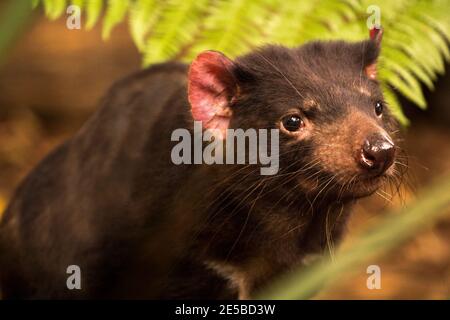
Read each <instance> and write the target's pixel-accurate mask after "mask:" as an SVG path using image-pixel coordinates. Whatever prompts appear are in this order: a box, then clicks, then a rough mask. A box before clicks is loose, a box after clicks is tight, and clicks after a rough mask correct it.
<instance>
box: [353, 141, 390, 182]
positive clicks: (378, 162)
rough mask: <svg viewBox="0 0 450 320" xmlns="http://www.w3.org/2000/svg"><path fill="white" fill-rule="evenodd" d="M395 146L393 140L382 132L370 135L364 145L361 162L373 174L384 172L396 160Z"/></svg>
mask: <svg viewBox="0 0 450 320" xmlns="http://www.w3.org/2000/svg"><path fill="white" fill-rule="evenodd" d="M394 157H395V146H394V143H393V142H392V140H391V139H390V138H389V137H387V136H383V135H380V134H374V135H371V136H370V137H368V138H367V139H366V140H365V141H364V143H363V146H362V150H361V156H360V163H361V165H362V167H363V168H364V169H366V170H368V171H370V172H371V173H373V174H376V175H380V174H382V173H384V172H385V171H386V170H387V169H389V167H390V166H391V165H392V163H393V162H394Z"/></svg>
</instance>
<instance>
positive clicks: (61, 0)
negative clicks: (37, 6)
mask: <svg viewBox="0 0 450 320" xmlns="http://www.w3.org/2000/svg"><path fill="white" fill-rule="evenodd" d="M42 1H43V4H44V11H45V14H46V15H47V17H49V19H50V20H56V19H58V18H59V17H60V16H61V15H62V14H63V12H65V10H66V7H67V3H66V0H58V1H55V0H42Z"/></svg>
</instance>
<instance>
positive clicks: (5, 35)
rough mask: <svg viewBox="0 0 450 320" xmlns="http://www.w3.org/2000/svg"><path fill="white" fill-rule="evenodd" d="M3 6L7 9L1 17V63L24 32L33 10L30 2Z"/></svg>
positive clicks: (14, 0) (15, 1) (17, 1)
mask: <svg viewBox="0 0 450 320" xmlns="http://www.w3.org/2000/svg"><path fill="white" fill-rule="evenodd" d="M3 6H4V8H5V9H4V10H2V11H3V14H2V15H1V16H0V63H2V61H3V59H4V58H5V54H6V51H7V50H8V48H9V46H10V45H11V43H12V42H13V41H14V39H16V37H17V36H18V34H19V33H20V32H21V30H23V27H24V26H25V24H26V23H27V21H28V17H29V16H30V14H31V9H32V6H31V1H29V0H11V1H9V2H8V3H7V4H4V5H3Z"/></svg>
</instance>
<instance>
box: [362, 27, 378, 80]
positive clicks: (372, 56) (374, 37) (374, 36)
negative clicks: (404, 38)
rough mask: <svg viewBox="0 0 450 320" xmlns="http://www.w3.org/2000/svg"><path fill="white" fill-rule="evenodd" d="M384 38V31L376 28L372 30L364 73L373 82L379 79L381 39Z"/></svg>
mask: <svg viewBox="0 0 450 320" xmlns="http://www.w3.org/2000/svg"><path fill="white" fill-rule="evenodd" d="M382 38H383V29H382V28H381V27H380V28H377V27H374V28H372V29H370V41H369V46H370V48H369V52H368V55H367V56H366V64H365V67H364V72H365V74H366V76H367V77H368V78H369V79H371V80H376V79H377V73H378V72H377V58H378V54H379V53H380V47H381V39H382Z"/></svg>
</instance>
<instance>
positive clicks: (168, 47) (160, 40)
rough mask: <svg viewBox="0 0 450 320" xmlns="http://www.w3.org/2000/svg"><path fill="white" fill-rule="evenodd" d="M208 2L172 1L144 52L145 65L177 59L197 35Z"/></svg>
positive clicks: (193, 0)
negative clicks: (176, 56)
mask: <svg viewBox="0 0 450 320" xmlns="http://www.w3.org/2000/svg"><path fill="white" fill-rule="evenodd" d="M208 4H209V1H208V0H171V1H169V2H168V3H167V5H166V7H165V10H164V13H163V14H162V15H161V17H160V19H159V21H158V24H157V26H156V27H155V29H154V30H153V34H152V37H150V39H149V40H148V41H147V43H146V45H145V50H144V65H148V64H150V63H154V62H160V61H163V60H166V59H171V58H173V57H175V55H176V54H177V53H178V50H179V49H181V48H183V46H185V45H186V44H187V43H189V42H191V41H192V39H193V38H194V37H195V35H196V34H197V30H198V27H199V26H198V24H197V23H195V21H198V19H199V17H200V16H201V15H202V14H203V13H204V12H205V10H206V7H207V5H208Z"/></svg>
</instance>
